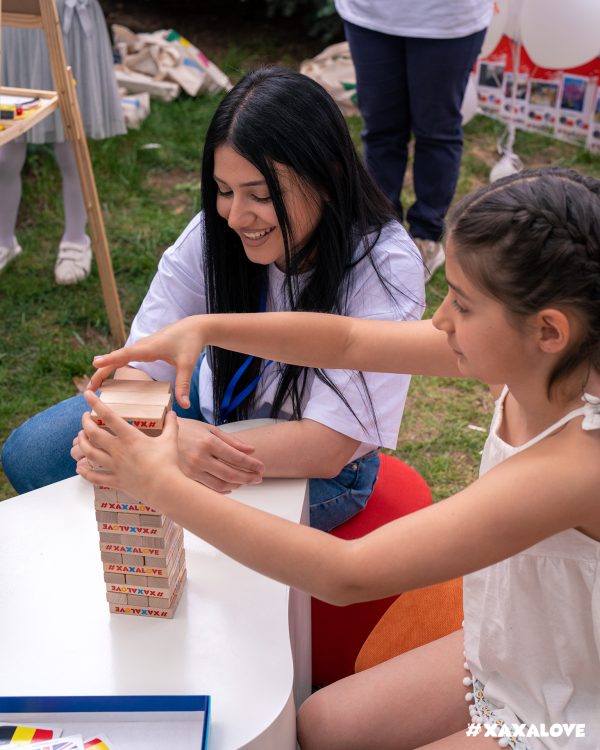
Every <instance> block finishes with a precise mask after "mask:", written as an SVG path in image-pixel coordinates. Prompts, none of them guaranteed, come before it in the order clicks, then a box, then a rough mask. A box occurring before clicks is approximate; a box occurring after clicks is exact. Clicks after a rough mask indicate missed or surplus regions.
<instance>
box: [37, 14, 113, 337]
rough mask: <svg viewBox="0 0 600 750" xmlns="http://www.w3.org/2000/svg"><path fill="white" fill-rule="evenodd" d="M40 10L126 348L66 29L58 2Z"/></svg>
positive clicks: (103, 277)
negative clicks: (66, 45)
mask: <svg viewBox="0 0 600 750" xmlns="http://www.w3.org/2000/svg"><path fill="white" fill-rule="evenodd" d="M40 11H41V15H42V23H43V27H44V32H45V34H46V40H47V43H48V53H49V56H50V67H51V68H52V75H53V78H54V81H55V85H56V89H57V93H58V102H59V108H60V111H61V115H62V120H63V125H64V129H65V135H66V137H67V139H68V140H69V141H71V143H72V144H73V148H74V150H75V159H76V161H77V170H78V172H79V179H80V181H81V189H82V192H83V199H84V203H85V207H86V210H87V215H88V220H89V225H90V235H91V240H92V248H93V251H94V255H95V257H96V263H97V264H98V274H99V276H100V284H101V287H102V295H103V297H104V304H105V306H106V312H107V315H108V321H109V325H110V331H111V335H112V338H113V340H114V341H115V343H117V344H118V345H122V344H123V343H124V341H125V327H124V325H123V313H122V311H121V303H120V301H119V296H118V293H117V286H116V282H115V276H114V273H113V267H112V261H111V257H110V251H109V248H108V241H107V238H106V231H105V228H104V220H103V218H102V210H101V208H100V201H99V198H98V192H97V190H96V183H95V181H94V173H93V170H92V162H91V159H90V152H89V149H88V145H87V139H86V135H85V131H84V128H83V122H82V120H81V112H80V110H79V103H78V101H77V97H76V95H75V85H76V84H75V82H74V79H73V75H72V71H71V68H70V67H68V66H67V62H66V58H65V52H64V46H63V39H62V30H61V28H60V20H59V17H58V13H57V11H56V6H55V5H54V0H40Z"/></svg>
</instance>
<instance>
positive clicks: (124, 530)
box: [98, 519, 173, 539]
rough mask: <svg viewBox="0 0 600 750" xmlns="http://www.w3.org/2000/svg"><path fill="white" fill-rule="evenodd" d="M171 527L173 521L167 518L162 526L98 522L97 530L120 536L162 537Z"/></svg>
mask: <svg viewBox="0 0 600 750" xmlns="http://www.w3.org/2000/svg"><path fill="white" fill-rule="evenodd" d="M172 527H173V521H171V520H170V519H167V521H166V522H165V525H164V526H161V527H160V528H157V527H154V526H127V525H126V524H119V523H99V524H98V530H99V531H100V533H101V534H103V533H109V534H120V535H121V536H143V537H154V538H157V539H159V538H164V537H166V536H167V534H168V532H169V531H170V530H171V528H172Z"/></svg>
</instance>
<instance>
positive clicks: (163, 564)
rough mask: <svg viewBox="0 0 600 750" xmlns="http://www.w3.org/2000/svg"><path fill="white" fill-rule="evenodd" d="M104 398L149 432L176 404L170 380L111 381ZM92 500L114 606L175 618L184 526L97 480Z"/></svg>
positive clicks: (182, 575) (116, 609)
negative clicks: (173, 399)
mask: <svg viewBox="0 0 600 750" xmlns="http://www.w3.org/2000/svg"><path fill="white" fill-rule="evenodd" d="M100 399H101V400H102V401H104V402H105V403H107V404H108V405H109V406H110V407H111V408H112V409H113V410H114V411H115V412H116V413H117V414H119V415H120V416H121V417H123V418H124V419H126V420H127V421H128V422H129V423H130V424H132V425H134V426H135V427H137V428H138V429H140V430H142V431H143V432H145V433H146V434H147V435H150V436H156V435H159V434H160V432H161V431H162V428H163V424H164V420H165V417H166V415H167V412H168V411H169V410H170V408H171V404H172V398H171V388H170V385H169V383H163V382H157V381H145V380H109V381H107V382H105V383H104V384H103V386H102V391H101V393H100ZM92 418H93V419H94V420H95V421H96V423H97V424H99V425H100V426H103V423H102V420H101V419H99V418H98V416H97V415H96V414H95V412H92ZM96 468H99V469H100V470H101V467H96ZM94 505H95V508H96V520H97V522H98V530H99V532H100V554H101V558H102V564H103V568H104V580H105V582H106V598H107V599H108V602H109V606H110V611H111V612H115V613H120V614H126V615H140V616H143V617H168V618H170V617H173V614H174V613H175V609H176V607H177V603H178V602H179V598H180V596H181V591H182V589H183V585H184V582H185V577H186V571H185V553H184V549H183V529H182V528H181V527H180V526H178V525H177V524H176V523H174V522H173V521H171V520H170V519H169V518H167V517H166V516H163V515H161V514H160V513H157V512H156V511H155V510H154V509H153V508H152V507H150V506H149V505H147V504H146V503H143V502H141V501H138V500H137V499H136V498H135V497H131V496H130V495H127V494H126V493H125V492H123V491H121V490H118V489H117V490H116V489H112V488H110V487H104V486H102V485H94Z"/></svg>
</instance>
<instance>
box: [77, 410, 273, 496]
mask: <svg viewBox="0 0 600 750" xmlns="http://www.w3.org/2000/svg"><path fill="white" fill-rule="evenodd" d="M178 422H179V436H178V447H179V465H180V467H181V470H182V471H183V473H184V474H185V475H186V476H188V477H189V478H190V479H195V480H196V481H197V482H202V484H205V485H206V486H207V487H210V488H212V489H213V490H217V491H218V492H229V491H231V490H234V489H236V488H237V487H240V486H241V485H243V484H259V483H260V482H261V481H262V476H263V473H264V470H265V466H264V464H263V463H262V462H261V461H259V460H258V459H257V458H253V457H252V456H250V455H248V454H250V453H252V452H253V451H254V448H253V447H252V446H250V445H248V444H247V443H243V442H242V441H241V440H238V438H236V437H235V436H234V435H229V434H227V433H226V432H223V431H222V430H219V428H218V427H214V426H213V425H209V424H205V423H204V422H198V421H197V420H195V419H181V418H180V419H179V420H178ZM71 455H73V454H71Z"/></svg>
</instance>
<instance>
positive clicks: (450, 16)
mask: <svg viewBox="0 0 600 750" xmlns="http://www.w3.org/2000/svg"><path fill="white" fill-rule="evenodd" d="M335 8H336V10H337V12H338V13H339V15H340V16H341V17H342V18H343V19H344V21H349V22H350V23H353V24H355V25H356V26H362V27H363V28H365V29H371V31H380V32H382V33H383V34H391V35H392V36H407V37H418V38H423V39H458V38H459V37H463V36H468V35H469V34H474V33H475V32H476V31H481V30H482V29H485V28H487V27H488V25H489V23H490V21H491V18H492V10H493V0H448V1H447V2H442V0H335Z"/></svg>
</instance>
